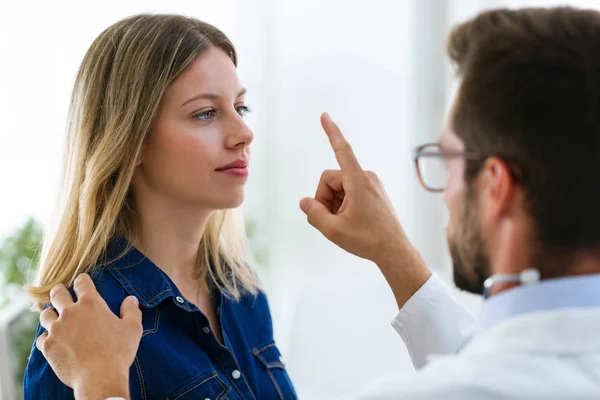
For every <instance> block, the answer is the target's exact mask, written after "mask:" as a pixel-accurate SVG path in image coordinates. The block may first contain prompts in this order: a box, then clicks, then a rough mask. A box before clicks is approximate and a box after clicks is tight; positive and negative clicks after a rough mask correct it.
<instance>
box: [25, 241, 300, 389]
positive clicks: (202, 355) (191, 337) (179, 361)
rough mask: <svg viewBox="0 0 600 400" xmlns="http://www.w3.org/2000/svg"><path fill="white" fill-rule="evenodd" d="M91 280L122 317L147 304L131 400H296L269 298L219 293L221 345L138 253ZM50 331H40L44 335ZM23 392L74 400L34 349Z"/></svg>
mask: <svg viewBox="0 0 600 400" xmlns="http://www.w3.org/2000/svg"><path fill="white" fill-rule="evenodd" d="M118 243H121V244H119V245H117V246H113V250H119V248H120V250H121V252H122V250H123V246H124V245H125V244H124V241H121V242H118ZM113 250H111V251H110V252H109V253H111V252H112V251H113ZM92 279H93V280H94V282H95V284H96V288H97V289H98V291H99V292H100V294H101V295H102V297H103V298H104V299H105V300H106V302H107V303H108V306H109V307H110V309H111V310H112V311H113V312H114V313H115V314H117V315H119V308H120V305H121V302H122V301H123V300H124V299H125V297H127V296H129V295H134V296H136V297H137V298H138V299H139V301H140V307H141V310H142V324H143V328H144V331H143V335H142V340H141V342H140V347H139V350H138V352H137V356H136V358H135V361H134V363H133V365H132V366H131V369H130V373H129V376H130V377H129V384H130V388H131V398H132V400H138V399H139V400H145V399H169V400H175V399H178V400H185V399H200V400H205V399H212V400H217V399H219V400H223V399H229V400H234V399H236V400H237V399H240V400H241V399H244V400H250V399H286V400H287V399H296V398H297V396H296V393H295V391H294V388H293V386H292V382H291V381H290V379H289V377H288V374H287V372H286V370H285V367H284V365H283V363H282V362H281V359H280V357H281V355H280V353H279V350H278V349H277V347H276V345H275V342H274V340H273V327H272V322H271V314H270V312H269V306H268V304H267V299H266V297H265V295H264V293H262V292H259V294H258V295H256V296H253V295H246V296H244V297H242V299H241V300H240V301H235V300H231V299H229V298H227V297H226V296H224V295H222V294H221V293H219V292H218V291H215V292H216V295H215V296H213V302H214V304H215V307H216V310H217V316H218V318H219V319H220V322H221V328H222V333H223V339H224V344H221V343H220V342H219V341H218V340H217V338H216V336H215V335H214V334H213V332H212V330H211V329H210V324H209V322H208V319H207V318H206V316H205V315H204V314H203V313H202V312H201V311H200V310H199V309H198V308H197V307H196V306H194V305H193V304H191V303H190V302H188V301H187V300H186V299H185V298H183V296H182V294H181V293H180V291H179V290H178V289H177V287H176V286H175V284H173V282H172V281H171V279H169V277H168V276H167V275H166V274H165V273H163V272H162V271H161V270H160V269H159V268H158V267H157V266H156V265H154V264H153V263H152V262H151V261H150V260H148V259H147V258H145V256H144V255H143V254H142V253H140V252H139V251H138V250H136V249H132V250H131V251H129V252H128V253H127V254H126V255H125V256H124V257H123V258H121V259H118V260H117V261H114V262H112V263H110V264H109V265H107V266H105V267H103V268H98V269H97V270H96V271H95V272H94V273H93V274H92ZM43 332H44V329H43V328H41V327H38V332H37V334H38V335H40V334H42V333H43ZM24 390H25V399H26V400H29V399H31V400H33V399H36V400H42V399H44V400H45V399H48V400H50V399H52V400H56V399H61V400H63V399H65V400H66V399H73V398H74V397H73V391H72V390H71V389H69V388H68V387H66V386H65V385H63V384H62V383H61V382H60V381H59V380H58V378H57V377H56V375H55V374H54V372H53V371H52V368H51V367H50V366H49V365H48V363H47V362H46V360H45V359H44V356H43V355H42V354H41V352H39V351H38V350H37V349H36V347H35V345H34V346H33V347H32V353H31V357H30V359H29V364H28V365H27V370H26V372H25V382H24Z"/></svg>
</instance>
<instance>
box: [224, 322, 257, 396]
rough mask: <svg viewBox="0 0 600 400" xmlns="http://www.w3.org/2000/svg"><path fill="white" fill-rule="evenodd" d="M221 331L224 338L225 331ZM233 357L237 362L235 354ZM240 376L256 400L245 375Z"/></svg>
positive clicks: (225, 335)
mask: <svg viewBox="0 0 600 400" xmlns="http://www.w3.org/2000/svg"><path fill="white" fill-rule="evenodd" d="M222 333H223V338H226V337H227V333H225V331H224V330H223V331H222ZM230 342H231V341H230ZM233 359H234V360H235V363H236V364H238V362H237V360H236V358H235V355H234V356H233ZM242 378H243V379H244V382H246V387H248V389H249V390H250V394H251V395H252V398H253V399H254V400H256V396H254V393H253V392H252V389H251V388H250V384H249V383H248V380H247V379H246V375H245V374H242Z"/></svg>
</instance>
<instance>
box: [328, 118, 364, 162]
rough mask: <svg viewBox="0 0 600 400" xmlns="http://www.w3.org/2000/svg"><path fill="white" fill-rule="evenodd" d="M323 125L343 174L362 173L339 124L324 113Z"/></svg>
mask: <svg viewBox="0 0 600 400" xmlns="http://www.w3.org/2000/svg"><path fill="white" fill-rule="evenodd" d="M321 125H322V126H323V129H324V130H325V133H326V134H327V137H328V138H329V143H331V148H332V149H333V152H334V153H335V158H336V160H337V162H338V164H339V165H340V168H341V170H342V172H349V173H353V172H357V171H360V172H362V168H361V166H360V163H359V162H358V159H357V158H356V155H355V154H354V151H353V150H352V146H350V143H348V141H347V140H346V138H345V137H344V135H343V134H342V131H341V130H340V128H339V127H338V126H337V124H336V123H335V122H333V120H332V119H331V117H330V116H329V114H327V113H323V114H322V115H321Z"/></svg>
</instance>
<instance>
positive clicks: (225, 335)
mask: <svg viewBox="0 0 600 400" xmlns="http://www.w3.org/2000/svg"><path fill="white" fill-rule="evenodd" d="M222 332H223V342H226V340H227V339H226V338H227V334H226V333H225V330H223V331H222ZM209 350H210V352H211V353H212V354H213V357H214V358H215V359H216V360H217V362H218V363H219V365H220V366H221V369H222V370H223V371H225V374H226V375H227V379H228V380H229V382H231V385H232V386H233V387H234V388H235V390H236V391H237V392H238V393H239V395H240V396H242V399H246V397H245V396H244V394H243V393H242V391H241V390H240V388H239V387H238V386H237V385H236V384H235V382H234V381H233V380H232V379H231V376H230V375H229V374H228V373H227V372H228V371H227V368H225V366H224V365H223V363H221V359H220V358H219V357H218V356H217V355H216V354H215V353H214V352H213V351H212V349H210V348H209ZM231 355H232V356H233V354H231ZM233 359H234V361H235V363H236V364H237V360H236V359H235V356H234V357H233ZM242 378H244V382H246V386H248V389H250V386H249V385H248V381H246V377H245V376H244V375H242ZM250 394H251V395H252V398H253V399H254V400H256V397H254V393H252V390H251V389H250Z"/></svg>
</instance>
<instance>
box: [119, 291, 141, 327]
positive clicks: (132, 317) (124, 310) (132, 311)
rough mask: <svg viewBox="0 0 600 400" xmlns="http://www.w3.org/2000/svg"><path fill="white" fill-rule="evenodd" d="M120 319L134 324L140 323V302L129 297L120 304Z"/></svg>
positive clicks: (133, 297)
mask: <svg viewBox="0 0 600 400" xmlns="http://www.w3.org/2000/svg"><path fill="white" fill-rule="evenodd" d="M121 319H122V320H127V321H129V322H131V323H136V324H141V323H142V311H141V310H140V302H139V301H138V299H137V298H136V297H135V296H129V297H127V298H126V299H125V300H123V303H121Z"/></svg>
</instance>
